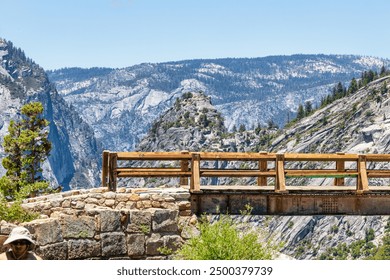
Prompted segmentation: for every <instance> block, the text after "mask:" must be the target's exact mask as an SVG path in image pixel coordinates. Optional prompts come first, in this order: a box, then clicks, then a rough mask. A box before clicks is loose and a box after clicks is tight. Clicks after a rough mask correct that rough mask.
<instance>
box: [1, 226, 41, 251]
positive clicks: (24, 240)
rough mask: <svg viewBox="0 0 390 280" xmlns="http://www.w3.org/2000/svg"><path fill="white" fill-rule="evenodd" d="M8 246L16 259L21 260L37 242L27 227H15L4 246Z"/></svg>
mask: <svg viewBox="0 0 390 280" xmlns="http://www.w3.org/2000/svg"><path fill="white" fill-rule="evenodd" d="M7 244H8V245H9V246H11V249H12V252H13V254H14V256H15V258H21V257H23V256H24V255H25V254H26V253H27V252H28V251H29V250H31V248H32V247H33V246H34V244H35V242H34V240H33V239H32V236H31V233H30V232H29V231H28V229H26V228H25V227H15V228H14V229H12V231H11V233H10V235H9V236H8V238H7V240H6V241H5V242H4V245H7Z"/></svg>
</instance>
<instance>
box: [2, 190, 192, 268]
mask: <svg viewBox="0 0 390 280" xmlns="http://www.w3.org/2000/svg"><path fill="white" fill-rule="evenodd" d="M189 199H190V194H189V192H188V190H186V189H181V188H169V189H168V188H156V189H120V190H118V191H117V192H109V191H107V190H106V189H102V188H99V189H91V190H77V191H70V192H64V193H58V194H51V195H47V196H42V197H37V198H32V199H28V200H26V201H25V203H24V205H23V207H25V208H26V209H29V210H33V211H37V212H39V213H41V218H40V219H37V220H34V221H32V222H28V223H24V224H22V225H23V226H25V227H27V228H28V229H29V230H30V232H31V233H32V234H33V235H34V237H35V240H36V242H37V250H36V251H37V253H38V254H40V255H41V256H42V257H43V258H44V259H60V260H66V259H167V258H169V257H170V256H169V255H170V253H171V252H174V251H175V250H176V249H177V248H178V246H180V244H182V243H183V242H184V240H185V239H186V238H188V237H189V234H188V233H189V232H192V233H194V227H193V224H195V223H196V218H194V217H192V216H191V204H190V201H189ZM14 226H16V225H13V224H9V223H6V222H4V221H2V222H1V224H0V245H2V243H3V242H4V240H5V238H6V237H7V235H8V234H9V232H10V230H11V229H12V228H13V227H14Z"/></svg>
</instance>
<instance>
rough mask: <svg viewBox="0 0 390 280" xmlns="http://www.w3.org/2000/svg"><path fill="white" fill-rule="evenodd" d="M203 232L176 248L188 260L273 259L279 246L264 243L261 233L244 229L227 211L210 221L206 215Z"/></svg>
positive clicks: (203, 218)
mask: <svg viewBox="0 0 390 280" xmlns="http://www.w3.org/2000/svg"><path fill="white" fill-rule="evenodd" d="M199 230H200V235H199V236H194V237H192V238H191V239H189V240H188V242H187V243H186V244H184V245H183V246H182V247H181V248H180V249H179V250H178V251H177V252H176V256H177V258H179V259H186V260H260V259H272V256H273V253H274V252H275V251H276V249H277V246H274V245H271V244H270V242H267V243H266V244H261V243H260V242H259V241H258V238H259V236H258V234H256V233H255V232H252V231H249V230H244V231H243V230H242V228H239V226H238V225H237V224H235V223H234V221H233V220H232V218H231V217H230V216H228V215H221V216H220V217H219V219H218V220H217V221H215V222H213V223H210V222H209V221H208V219H207V218H206V217H205V216H203V217H202V218H201V219H200V223H199Z"/></svg>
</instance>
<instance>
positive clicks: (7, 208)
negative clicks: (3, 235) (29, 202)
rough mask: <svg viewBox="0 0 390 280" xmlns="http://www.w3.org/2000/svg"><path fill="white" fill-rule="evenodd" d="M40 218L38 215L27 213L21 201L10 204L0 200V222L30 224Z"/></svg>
mask: <svg viewBox="0 0 390 280" xmlns="http://www.w3.org/2000/svg"><path fill="white" fill-rule="evenodd" d="M37 217H38V214H36V213H33V212H29V211H26V210H25V209H23V208H22V206H21V201H14V202H13V203H8V202H7V201H5V200H4V199H2V198H0V221H2V220H4V221H7V222H28V221H31V220H34V219H36V218H37Z"/></svg>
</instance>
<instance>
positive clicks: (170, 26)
mask: <svg viewBox="0 0 390 280" xmlns="http://www.w3.org/2000/svg"><path fill="white" fill-rule="evenodd" d="M0 11H1V12H0V14H1V16H0V38H4V39H7V40H10V41H12V42H13V43H14V45H15V46H16V47H19V48H21V49H23V50H24V51H25V53H26V55H27V56H28V57H30V58H32V59H33V60H34V61H35V62H36V63H38V64H40V65H41V66H42V67H44V68H45V69H47V70H49V69H57V68H61V67H73V66H79V67H93V66H101V67H126V66H131V65H134V64H139V63H142V62H164V61H175V60H183V59H195V58H221V57H263V56H268V55H289V54H297V53H302V54H318V53H324V54H359V55H372V56H376V57H381V58H390V1H389V0H370V1H367V0H365V1H363V0H353V1H352V0H0Z"/></svg>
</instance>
